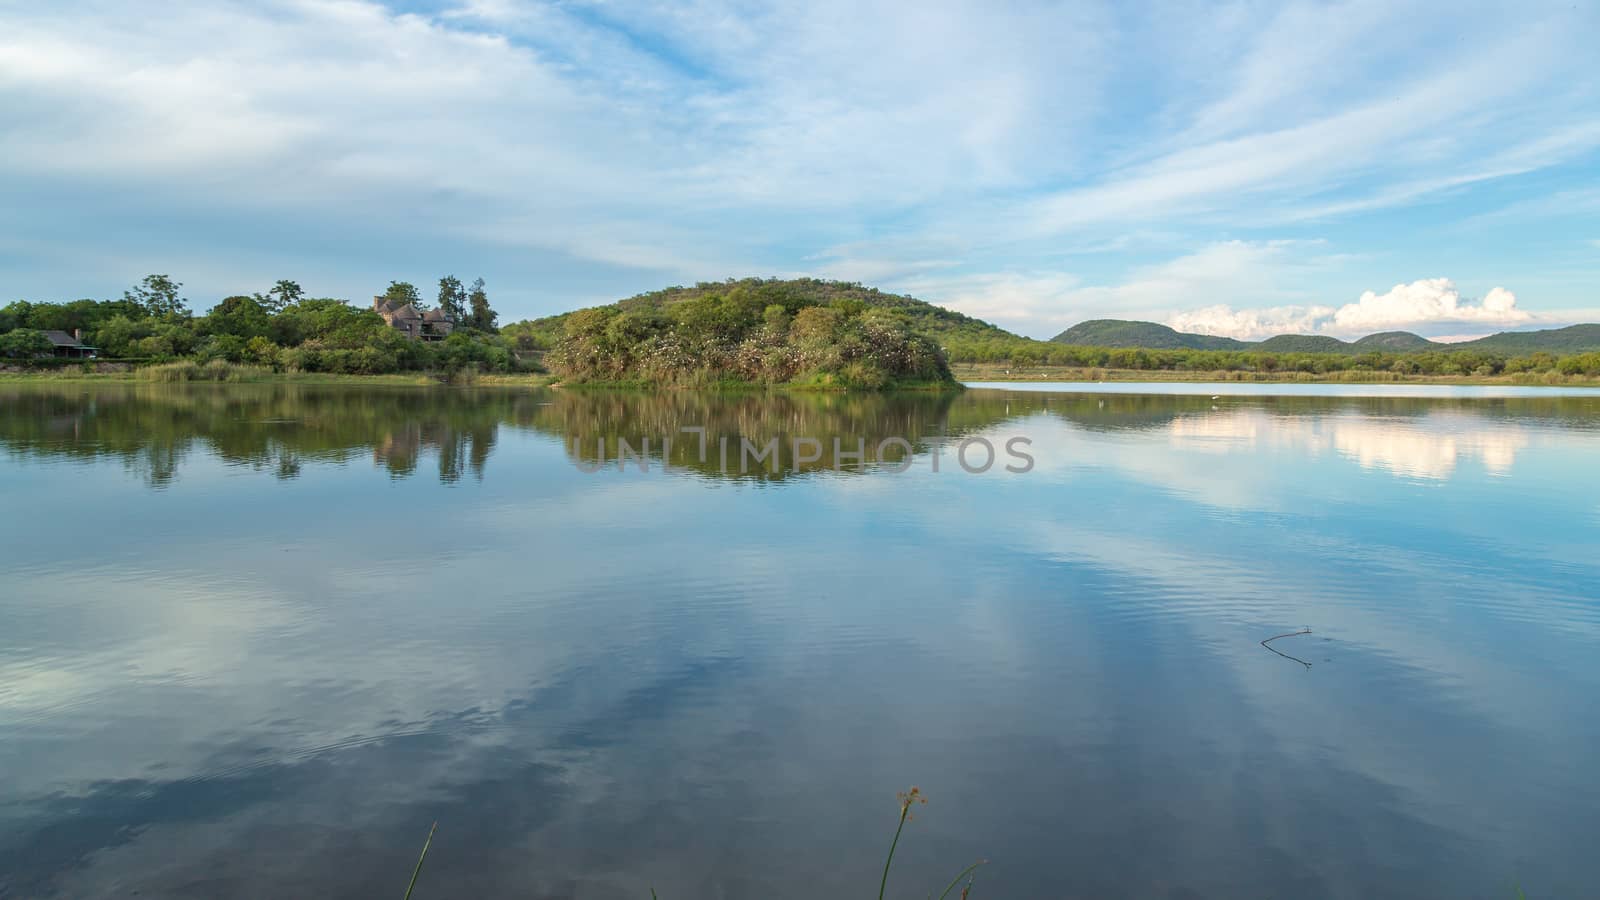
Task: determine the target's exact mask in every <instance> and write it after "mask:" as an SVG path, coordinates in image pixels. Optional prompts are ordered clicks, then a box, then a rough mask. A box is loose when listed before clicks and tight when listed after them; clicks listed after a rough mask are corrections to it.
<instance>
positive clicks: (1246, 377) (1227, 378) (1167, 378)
mask: <svg viewBox="0 0 1600 900" xmlns="http://www.w3.org/2000/svg"><path fill="white" fill-rule="evenodd" d="M950 369H951V371H953V372H954V373H955V376H956V378H957V379H959V380H960V381H962V382H963V383H965V382H972V381H986V382H1013V383H1017V384H1029V383H1035V382H1053V381H1064V382H1108V383H1112V382H1154V383H1160V382H1172V383H1206V384H1227V383H1239V384H1440V385H1504V386H1517V387H1596V388H1600V376H1592V375H1559V374H1555V373H1547V372H1538V373H1534V372H1525V373H1518V374H1515V375H1402V374H1400V373H1397V372H1374V371H1367V372H1361V371H1343V372H1328V373H1325V374H1318V373H1315V372H1240V371H1228V370H1222V371H1180V370H1172V369H1095V368H1080V367H1076V366H1002V365H987V364H986V365H954V366H951V367H950Z"/></svg>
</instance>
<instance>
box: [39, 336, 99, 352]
mask: <svg viewBox="0 0 1600 900" xmlns="http://www.w3.org/2000/svg"><path fill="white" fill-rule="evenodd" d="M44 336H45V337H47V338H49V339H50V343H52V344H55V345H56V346H57V347H73V348H78V347H81V348H83V349H85V350H93V349H94V348H93V347H90V346H89V345H88V344H85V343H84V342H83V341H80V340H78V339H77V338H75V337H73V336H72V335H70V334H68V333H67V332H65V331H46V332H45V333H44Z"/></svg>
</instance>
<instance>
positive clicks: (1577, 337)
mask: <svg viewBox="0 0 1600 900" xmlns="http://www.w3.org/2000/svg"><path fill="white" fill-rule="evenodd" d="M1434 346H1442V347H1447V348H1449V349H1452V350H1456V349H1469V350H1487V351H1489V352H1490V353H1538V352H1539V351H1541V350H1542V351H1544V352H1546V353H1588V352H1590V351H1595V350H1600V325H1569V326H1567V327H1566V328H1549V329H1546V330H1544V331H1502V332H1500V333H1499V334H1491V335H1489V336H1488V337H1484V338H1478V339H1477V340H1475V341H1462V342H1461V343H1459V344H1435V345H1434Z"/></svg>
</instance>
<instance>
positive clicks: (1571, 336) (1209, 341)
mask: <svg viewBox="0 0 1600 900" xmlns="http://www.w3.org/2000/svg"><path fill="white" fill-rule="evenodd" d="M1050 340H1051V342H1053V343H1057V344H1072V345H1075V346H1084V347H1130V348H1131V347H1142V348H1145V349H1147V350H1179V349H1188V350H1261V351H1264V352H1271V353H1368V352H1372V351H1382V352H1386V353H1410V352H1415V351H1419V350H1443V351H1452V350H1477V351H1482V352H1487V353H1504V354H1524V353H1537V352H1540V351H1543V352H1546V353H1588V352H1591V351H1600V325H1572V326H1569V327H1567V328H1550V329H1545V330H1543V331H1502V332H1500V333H1499V334H1492V335H1489V336H1488V337H1483V338H1478V339H1477V340H1473V341H1460V342H1458V343H1449V344H1447V343H1442V342H1440V341H1430V340H1428V339H1427V338H1425V337H1423V336H1421V335H1418V334H1412V333H1411V332H1409V331H1385V332H1381V333H1378V334H1369V335H1367V336H1366V337H1364V338H1361V339H1359V340H1356V341H1341V340H1339V339H1338V338H1335V337H1328V336H1327V335H1321V334H1280V335H1276V336H1274V337H1270V338H1267V339H1266V340H1264V341H1237V340H1234V339H1232V338H1225V337H1216V336H1213V335H1208V334H1191V333H1189V332H1184V331H1175V330H1173V329H1171V328H1168V327H1167V326H1165V325H1158V324H1156V323H1155V322H1130V321H1126V320H1123V319H1092V320H1090V321H1088V322H1080V323H1078V324H1077V325H1074V326H1072V327H1071V328H1068V329H1067V330H1066V331H1063V332H1061V333H1060V334H1058V335H1056V336H1055V337H1053V338H1051V339H1050Z"/></svg>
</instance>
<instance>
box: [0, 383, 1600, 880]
mask: <svg viewBox="0 0 1600 900" xmlns="http://www.w3.org/2000/svg"><path fill="white" fill-rule="evenodd" d="M1597 422H1600V404H1596V403H1595V402H1593V401H1582V400H1575V399H1571V398H1555V397H1550V398H1539V397H1535V398H1527V399H1515V400H1490V401H1483V400H1446V401H1427V400H1384V399H1345V398H1327V397H1324V398H1250V399H1244V400H1241V399H1231V400H1220V401H1214V400H1212V399H1211V398H1209V397H1200V396H1191V397H1176V398H1175V397H1159V396H1138V395H1122V396H1100V397H1097V396H1092V395H1076V396H1066V395H1057V396H1050V395H1021V394H1010V393H1004V392H989V391H970V392H968V393H966V394H962V395H959V396H954V397H950V396H944V397H940V396H933V395H910V396H890V397H842V396H803V395H802V396H790V395H781V396H776V397H772V396H764V395H733V396H724V397H717V396H710V395H702V394H692V393H671V394H660V395H640V394H628V393H599V392H595V393H579V392H560V391H556V392H551V391H537V392H531V391H488V390H485V391H451V390H409V389H382V390H349V389H343V388H309V387H294V386H281V385H277V386H273V385H267V386H242V387H237V388H235V387H218V388H206V387H192V388H182V387H179V388H171V387H161V386H124V385H110V386H105V387H92V388H90V389H87V390H86V389H83V388H81V387H78V386H70V387H63V386H39V387H35V386H31V385H30V386H25V387H22V388H16V387H11V386H7V387H4V388H0V496H3V497H4V498H5V501H6V509H7V512H8V515H7V516H6V517H4V518H0V548H4V551H3V553H0V585H3V590H0V622H3V623H4V628H0V896H3V897H8V898H9V897H12V896H15V897H49V896H59V897H72V898H98V897H112V896H127V895H131V894H133V893H136V892H137V893H140V894H142V895H144V896H163V897H196V898H199V897H217V896H228V897H253V896H262V897H266V896H285V895H288V896H301V895H305V896H319V897H350V898H365V897H385V896H393V895H395V894H396V893H397V891H398V890H402V889H403V888H401V886H400V882H401V881H403V880H404V879H405V878H406V876H407V875H408V874H409V867H410V864H411V862H413V861H414V858H415V853H416V850H417V845H418V843H419V842H420V840H421V838H422V836H423V835H424V834H425V833H426V831H427V827H428V824H429V823H430V822H432V821H434V820H436V819H437V820H439V821H440V822H441V830H440V835H439V838H438V839H437V841H436V842H435V845H434V849H433V850H432V851H431V853H430V857H429V867H428V869H427V872H426V875H427V877H425V879H424V883H423V887H424V888H426V889H427V890H428V891H429V893H428V896H444V895H448V896H548V897H590V898H611V897H619V898H620V897H642V896H648V894H649V889H650V888H651V887H652V886H654V887H655V888H656V889H657V890H658V891H659V892H660V895H661V896H663V897H685V896H768V897H785V896H813V895H817V894H821V895H831V894H846V893H850V892H852V891H858V890H861V889H862V885H871V884H872V883H873V882H874V880H875V879H876V877H877V875H878V873H877V872H876V871H874V870H875V869H876V868H877V866H878V865H879V864H880V863H881V858H882V857H881V853H882V850H883V843H884V841H885V840H886V839H887V836H888V833H889V832H890V831H891V830H892V826H893V812H894V805H893V794H894V791H895V790H897V789H902V788H904V787H905V786H906V785H907V784H908V783H911V782H916V783H919V784H921V785H922V786H923V787H924V788H925V789H927V790H928V791H929V792H930V794H931V796H932V803H931V804H930V806H929V807H928V808H927V811H926V814H925V815H922V816H919V818H918V820H917V821H916V822H914V823H912V825H911V826H908V828H909V829H910V831H909V833H908V837H907V840H906V842H905V843H904V844H903V846H902V848H901V851H900V856H899V862H898V863H897V873H899V874H898V875H897V878H896V879H895V880H893V881H892V883H891V890H894V889H895V888H896V887H898V888H899V889H901V891H902V895H911V894H918V895H920V894H924V893H927V891H928V890H929V889H932V890H933V891H934V892H935V893H936V892H937V891H938V890H939V889H941V888H942V884H936V883H934V882H941V881H942V880H943V879H945V878H948V877H949V875H950V874H953V871H954V870H955V869H956V868H959V867H960V865H962V864H965V863H966V862H967V861H970V860H971V859H973V858H976V857H978V856H986V857H990V858H992V859H993V860H994V861H995V862H994V865H993V866H992V867H991V868H990V869H989V870H986V874H985V878H986V879H987V881H986V882H985V883H986V884H987V885H988V886H989V890H991V891H992V892H993V894H994V895H996V896H1017V897H1025V896H1281V895H1285V894H1290V893H1292V894H1293V895H1295V896H1304V897H1341V896H1373V895H1376V896H1389V895H1399V896H1474V895H1477V894H1493V893H1496V891H1495V890H1494V889H1493V886H1495V885H1501V884H1508V883H1510V882H1511V881H1513V880H1515V881H1518V882H1520V883H1521V885H1522V886H1523V887H1524V889H1525V890H1527V891H1528V893H1529V895H1530V896H1532V895H1535V894H1538V895H1544V896H1583V895H1586V894H1588V893H1592V890H1591V888H1592V886H1593V884H1594V883H1595V882H1594V879H1593V877H1592V875H1593V869H1592V862H1591V856H1592V854H1591V853H1590V851H1589V848H1588V843H1589V835H1591V834H1593V833H1595V831H1596V829H1597V827H1600V821H1597V820H1596V813H1595V810H1597V809H1600V779H1596V777H1595V775H1594V772H1593V771H1592V767H1591V765H1590V763H1589V756H1590V755H1591V748H1592V747H1593V746H1596V745H1600V720H1596V719H1595V718H1594V717H1592V716H1586V715H1583V714H1581V712H1579V711H1580V710H1582V709H1584V708H1587V706H1586V704H1588V703H1590V702H1591V700H1592V697H1593V696H1594V695H1595V693H1596V692H1597V691H1600V662H1597V660H1600V652H1596V651H1600V604H1597V603H1596V602H1595V596H1596V592H1595V585H1596V584H1600V567H1597V564H1596V562H1595V559H1594V554H1593V547H1592V546H1591V544H1592V540H1590V538H1589V536H1588V534H1587V533H1586V532H1585V531H1584V529H1583V528H1582V527H1579V526H1581V525H1582V523H1585V522H1592V521H1593V518H1592V517H1593V514H1594V512H1593V511H1594V510H1595V509H1597V508H1600V483H1597V482H1596V481H1595V479H1593V477H1592V465H1593V459H1594V453H1595V451H1596V450H1597V449H1600V428H1597V427H1596V425H1597ZM685 426H702V427H705V428H706V429H707V431H708V434H709V435H711V437H712V438H713V440H714V439H715V437H716V436H718V435H728V436H737V437H749V438H750V439H751V440H753V441H758V442H759V441H764V440H767V439H770V438H775V437H782V436H791V435H798V434H804V433H808V432H809V433H811V434H814V435H815V436H817V437H819V438H827V437H830V436H834V435H837V436H840V437H842V438H844V439H845V440H847V441H848V440H852V439H854V438H857V437H859V438H863V439H866V440H868V441H869V442H870V443H872V444H875V443H876V441H874V440H873V439H874V438H881V437H884V436H890V435H898V436H902V437H905V438H906V439H907V441H908V443H910V444H911V445H912V448H913V449H912V451H911V452H912V453H913V454H914V456H915V457H916V459H917V461H919V462H927V461H929V457H930V455H931V454H932V453H934V452H935V440H936V438H937V436H938V435H941V434H943V435H946V436H950V437H962V436H987V437H990V438H991V439H992V438H995V437H1001V436H1005V435H1010V434H1026V435H1029V436H1030V437H1032V438H1033V439H1034V441H1035V444H1034V451H1035V454H1036V456H1037V457H1038V459H1039V463H1040V465H1039V468H1038V470H1037V471H1035V472H1033V473H1030V474H1028V475H1027V476H1015V477H1013V476H1007V475H1002V474H1000V473H998V472H997V473H992V474H988V475H984V476H965V475H954V476H953V477H942V476H939V477H935V476H933V475H932V473H931V471H930V469H929V467H928V466H927V465H920V466H915V467H913V468H912V469H911V470H909V471H907V472H904V473H898V474H896V473H893V472H892V471H891V469H892V468H893V467H892V466H891V465H889V464H890V463H892V462H894V460H893V459H892V458H891V459H884V460H874V461H868V462H867V464H864V465H862V466H861V467H859V468H858V469H856V470H855V471H853V472H850V473H848V474H839V475H835V474H833V472H832V471H831V469H825V468H822V467H820V466H813V465H810V464H802V465H800V466H798V467H793V468H797V469H798V472H797V473H795V472H785V473H782V475H781V477H776V476H772V475H771V473H767V472H752V473H749V474H747V475H741V474H739V473H737V471H734V472H732V473H729V474H725V473H723V472H722V471H718V470H708V469H707V468H706V467H705V466H704V465H702V464H700V463H699V461H698V459H697V457H695V456H694V455H689V456H688V457H687V458H685V457H684V456H680V455H679V451H678V448H677V447H675V448H674V450H673V451H672V452H670V453H664V452H662V451H659V450H656V451H654V452H656V453H658V454H659V455H658V456H657V457H656V462H657V465H656V466H654V467H653V468H652V469H651V471H650V472H649V473H647V474H641V473H639V472H638V471H637V469H636V468H635V467H632V466H630V467H629V468H628V469H627V470H626V471H624V472H619V471H617V469H616V467H615V466H614V465H612V466H608V467H607V468H606V469H605V470H603V471H601V472H597V473H595V474H586V473H585V472H584V471H583V468H582V466H583V465H587V464H588V463H589V462H592V458H591V457H588V456H586V455H585V454H586V453H588V452H592V451H590V450H586V449H585V448H593V447H596V446H597V445H598V441H599V440H601V439H604V440H606V441H607V446H608V447H609V446H613V443H612V442H614V441H616V440H618V439H621V438H628V439H630V440H637V439H640V438H643V437H645V436H655V435H661V434H670V433H675V432H677V431H678V430H679V429H681V428H682V427H685ZM574 442H576V446H577V447H578V452H577V453H574V451H573V447H574V446H575V444H574ZM641 443H642V441H641ZM685 444H686V446H687V445H688V442H687V441H686V442H685ZM153 460H159V461H160V462H161V463H162V464H161V465H160V466H159V467H158V466H156V465H154V463H153V462H152V461H153ZM662 462H665V463H669V464H670V468H668V469H664V468H663V467H662V466H661V465H659V464H660V463H662ZM152 488H157V489H156V490H152ZM1307 625H1309V626H1311V627H1312V628H1313V633H1312V634H1307V635H1304V636H1297V637H1292V638H1288V639H1286V640H1284V641H1279V642H1274V643H1271V644H1270V645H1269V646H1268V648H1267V649H1274V648H1276V649H1279V650H1282V651H1283V652H1285V653H1287V654H1292V655H1293V656H1294V658H1296V659H1299V660H1301V661H1302V662H1304V663H1307V664H1310V666H1311V667H1310V668H1304V667H1302V666H1300V665H1296V664H1294V663H1290V662H1287V661H1285V660H1283V659H1281V658H1279V657H1277V656H1274V655H1272V654H1270V653H1267V652H1266V651H1265V650H1263V647H1262V643H1261V642H1262V641H1263V639H1268V638H1270V637H1271V636H1273V635H1280V634H1285V633H1288V632H1291V631H1293V630H1295V629H1300V628H1302V627H1304V626H1307ZM1507 773H1511V774H1510V775H1509V776H1508V775H1507ZM428 878H433V879H436V880H433V881H429V880H428ZM901 878H903V879H904V880H901ZM1486 885H1487V886H1489V887H1487V888H1486V887H1485V886H1486ZM981 888H983V885H980V889H981Z"/></svg>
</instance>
